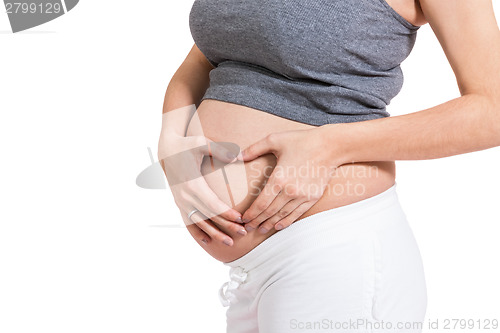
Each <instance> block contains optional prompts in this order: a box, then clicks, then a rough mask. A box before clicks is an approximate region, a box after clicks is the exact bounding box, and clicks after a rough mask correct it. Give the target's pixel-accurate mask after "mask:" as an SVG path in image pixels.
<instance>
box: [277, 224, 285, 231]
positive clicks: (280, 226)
mask: <svg viewBox="0 0 500 333" xmlns="http://www.w3.org/2000/svg"><path fill="white" fill-rule="evenodd" d="M275 228H276V230H281V229H283V226H282V225H281V224H276V227H275Z"/></svg>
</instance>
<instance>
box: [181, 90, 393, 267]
mask: <svg viewBox="0 0 500 333" xmlns="http://www.w3.org/2000/svg"><path fill="white" fill-rule="evenodd" d="M313 127H314V126H311V125H308V124H303V123H300V122H296V121H292V120H288V119H285V118H281V117H278V116H275V115H271V114H269V113H266V112H263V111H259V110H255V109H252V108H249V107H246V106H242V105H237V104H232V103H226V102H222V101H217V100H211V99H206V100H204V101H203V102H202V103H201V104H200V105H199V107H198V109H197V112H196V113H195V115H194V116H193V119H192V120H191V122H190V124H189V126H188V129H187V135H189V136H191V135H204V136H205V137H207V138H209V139H211V140H213V141H216V142H232V143H235V144H237V145H238V146H239V147H240V148H241V149H242V150H243V149H245V148H246V147H248V146H249V145H251V144H252V143H254V142H256V141H258V140H260V139H262V138H264V137H266V136H267V135H268V134H270V133H275V132H281V131H289V130H300V129H310V128H313ZM328 145H329V143H326V144H325V147H328ZM275 165H276V158H275V156H274V155H272V154H267V155H264V156H261V157H259V158H257V159H255V160H253V161H249V162H245V163H244V164H243V163H241V162H240V163H233V164H230V165H227V166H225V167H224V169H219V170H216V171H215V172H211V171H212V169H211V167H212V165H211V162H210V159H208V158H205V159H204V161H203V163H202V166H201V168H202V172H203V174H205V179H206V181H207V183H208V185H209V186H210V187H211V188H212V190H213V191H214V192H215V193H216V194H217V195H218V196H219V198H221V200H223V201H225V202H226V203H227V204H228V205H229V206H230V207H233V208H235V209H236V210H238V211H239V212H241V213H243V212H244V211H245V210H246V209H247V208H248V207H250V205H251V204H252V202H253V201H254V200H255V198H256V197H257V195H258V194H259V192H260V190H261V189H262V188H263V186H264V182H265V181H266V179H267V178H268V177H269V176H270V174H271V173H272V170H273V168H274V167H275ZM394 181H395V163H394V162H392V161H382V162H380V161H379V162H369V163H366V162H364V163H352V164H346V165H342V166H340V167H339V168H337V170H336V173H335V174H334V175H333V176H332V178H331V179H330V182H329V183H328V185H327V187H326V191H325V193H324V194H323V196H322V197H321V198H320V200H319V201H318V202H317V203H316V204H315V205H314V206H312V207H311V208H310V209H309V210H308V211H307V212H306V213H304V214H303V215H302V216H301V217H300V219H302V218H304V217H306V216H309V215H312V214H315V213H318V212H321V211H324V210H328V209H332V208H336V207H340V206H344V205H348V204H350V203H354V202H357V201H360V200H363V199H366V198H369V197H372V196H374V195H377V194H379V193H381V192H383V191H385V190H386V189H388V188H390V187H391V186H392V185H393V184H394ZM300 219H299V220H300ZM297 221H298V220H297ZM188 230H189V231H191V229H190V228H188ZM221 230H222V231H224V232H226V233H228V234H229V236H230V237H232V238H233V240H234V245H233V246H231V247H229V246H226V245H224V244H221V243H219V242H211V243H210V244H208V245H205V246H204V249H205V250H206V251H207V252H208V253H209V254H210V255H211V256H213V257H214V258H215V259H217V260H220V261H223V262H229V261H233V260H235V259H237V258H239V257H241V256H243V255H244V254H246V253H248V252H249V251H250V250H252V249H253V248H255V247H256V246H257V245H258V244H260V243H261V242H263V241H264V240H265V239H267V238H269V237H272V235H273V234H274V233H276V232H279V231H276V230H271V231H269V232H268V233H266V234H261V233H260V232H259V231H258V230H253V231H251V232H249V233H248V234H247V235H245V236H241V235H238V234H234V233H229V231H227V230H224V229H223V228H221Z"/></svg>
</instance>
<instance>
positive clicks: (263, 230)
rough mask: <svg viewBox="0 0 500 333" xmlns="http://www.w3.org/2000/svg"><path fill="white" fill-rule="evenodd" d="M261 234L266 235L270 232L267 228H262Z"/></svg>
mask: <svg viewBox="0 0 500 333" xmlns="http://www.w3.org/2000/svg"><path fill="white" fill-rule="evenodd" d="M259 232H260V233H261V234H265V233H266V232H268V230H267V228H264V227H262V228H260V229H259Z"/></svg>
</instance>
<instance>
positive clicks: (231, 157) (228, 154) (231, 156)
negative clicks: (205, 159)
mask: <svg viewBox="0 0 500 333" xmlns="http://www.w3.org/2000/svg"><path fill="white" fill-rule="evenodd" d="M226 156H227V158H230V159H231V161H232V160H234V159H235V158H236V155H234V154H233V153H231V152H230V151H228V152H227V154H226Z"/></svg>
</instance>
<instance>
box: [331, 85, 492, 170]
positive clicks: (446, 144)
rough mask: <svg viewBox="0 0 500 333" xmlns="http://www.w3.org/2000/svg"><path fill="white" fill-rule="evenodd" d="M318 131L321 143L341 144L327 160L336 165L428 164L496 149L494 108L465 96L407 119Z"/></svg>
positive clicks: (476, 97)
mask: <svg viewBox="0 0 500 333" xmlns="http://www.w3.org/2000/svg"><path fill="white" fill-rule="evenodd" d="M322 128H323V129H322V131H323V135H324V140H325V141H324V142H329V143H332V144H335V142H342V146H343V147H338V149H340V152H339V151H334V152H333V154H336V155H338V156H332V158H334V159H337V160H338V162H339V163H340V164H338V165H341V164H345V163H352V162H367V161H395V160H424V159H434V158H441V157H446V156H452V155H458V154H464V153H469V152H473V151H478V150H483V149H487V148H492V147H496V146H499V145H500V103H498V102H496V101H495V100H494V99H492V98H487V97H485V96H482V95H477V94H470V95H464V96H462V97H459V98H456V99H453V100H450V101H448V102H446V103H443V104H440V105H438V106H435V107H432V108H429V109H425V110H422V111H418V112H414V113H410V114H405V115H401V116H394V117H388V118H381V119H376V120H369V121H363V122H357V123H346V124H329V125H325V126H322ZM339 140H340V141H339Z"/></svg>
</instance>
